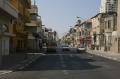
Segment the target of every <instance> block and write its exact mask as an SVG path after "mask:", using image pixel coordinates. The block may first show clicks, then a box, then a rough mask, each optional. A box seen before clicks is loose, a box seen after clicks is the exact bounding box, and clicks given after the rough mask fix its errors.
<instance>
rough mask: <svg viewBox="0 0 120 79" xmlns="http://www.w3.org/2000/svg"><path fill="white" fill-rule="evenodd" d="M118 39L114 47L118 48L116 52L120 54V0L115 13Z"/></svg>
mask: <svg viewBox="0 0 120 79" xmlns="http://www.w3.org/2000/svg"><path fill="white" fill-rule="evenodd" d="M116 35H117V37H118V40H117V39H116V40H117V41H118V44H117V45H116V46H117V47H118V49H117V51H118V53H120V0H118V11H117V33H116Z"/></svg>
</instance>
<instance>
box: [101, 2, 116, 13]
mask: <svg viewBox="0 0 120 79" xmlns="http://www.w3.org/2000/svg"><path fill="white" fill-rule="evenodd" d="M117 1H118V0H101V5H100V13H106V12H117Z"/></svg>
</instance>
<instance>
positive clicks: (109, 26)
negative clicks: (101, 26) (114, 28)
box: [108, 20, 111, 29]
mask: <svg viewBox="0 0 120 79" xmlns="http://www.w3.org/2000/svg"><path fill="white" fill-rule="evenodd" d="M110 28H111V20H108V29H110Z"/></svg>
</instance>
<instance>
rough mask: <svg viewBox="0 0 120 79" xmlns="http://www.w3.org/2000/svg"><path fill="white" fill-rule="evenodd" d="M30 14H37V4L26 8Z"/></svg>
mask: <svg viewBox="0 0 120 79" xmlns="http://www.w3.org/2000/svg"><path fill="white" fill-rule="evenodd" d="M28 10H29V12H30V14H38V8H37V6H35V5H34V6H32V7H31V9H28Z"/></svg>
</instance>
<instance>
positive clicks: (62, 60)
mask: <svg viewBox="0 0 120 79" xmlns="http://www.w3.org/2000/svg"><path fill="white" fill-rule="evenodd" d="M59 56H60V61H61V66H62V67H63V68H66V67H67V66H66V65H65V62H64V59H63V55H62V54H60V55H59ZM62 72H63V73H64V75H68V74H69V73H68V71H67V70H63V71H62Z"/></svg>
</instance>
